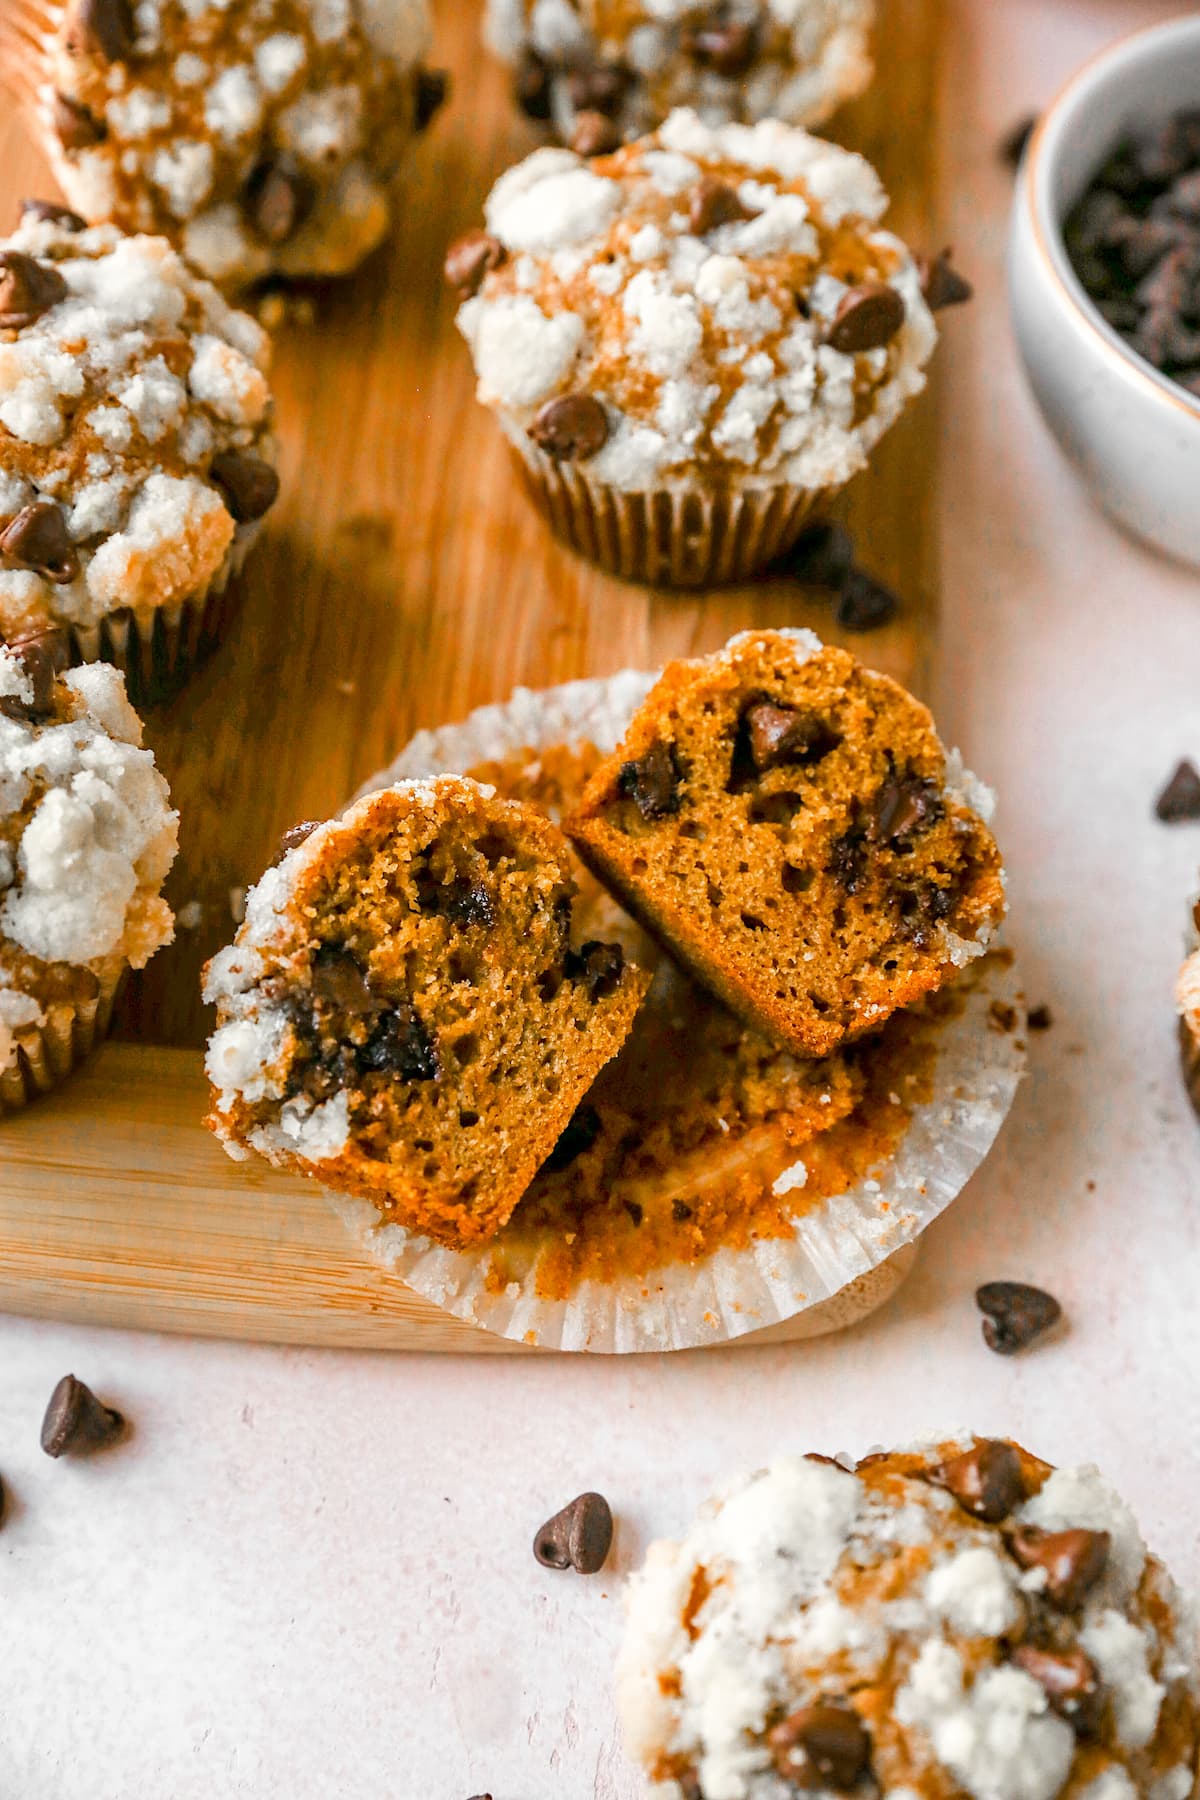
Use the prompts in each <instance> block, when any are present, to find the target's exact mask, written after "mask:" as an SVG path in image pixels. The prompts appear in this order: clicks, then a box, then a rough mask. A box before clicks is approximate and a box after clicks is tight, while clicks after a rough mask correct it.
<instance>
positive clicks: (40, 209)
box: [21, 200, 87, 231]
mask: <svg viewBox="0 0 1200 1800" xmlns="http://www.w3.org/2000/svg"><path fill="white" fill-rule="evenodd" d="M21 217H22V219H36V220H37V221H38V223H39V224H42V225H57V226H58V228H59V230H60V231H86V230H87V220H86V219H85V218H82V217H81V216H80V214H79V213H77V212H72V211H71V208H70V207H69V206H58V205H57V204H56V203H55V202H54V201H53V200H22V202H21Z"/></svg>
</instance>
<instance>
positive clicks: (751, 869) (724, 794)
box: [565, 631, 1004, 1056]
mask: <svg viewBox="0 0 1200 1800" xmlns="http://www.w3.org/2000/svg"><path fill="white" fill-rule="evenodd" d="M990 803H991V797H990V795H989V794H988V793H987V791H986V790H985V789H982V788H981V787H980V786H979V784H977V783H972V782H970V779H969V778H967V777H965V776H964V775H963V772H962V771H961V769H960V768H959V766H958V764H957V759H956V758H950V759H948V758H947V755H946V752H945V750H944V749H943V747H942V744H941V742H940V740H939V738H938V736H937V733H936V731H935V730H934V726H933V720H932V719H931V717H930V715H929V713H928V712H927V710H926V709H925V707H923V706H921V705H920V704H919V703H918V702H917V701H916V700H914V699H913V698H912V696H911V695H910V694H908V693H906V692H905V690H904V689H903V688H902V687H900V686H899V685H898V684H897V683H896V682H894V681H892V680H890V679H889V678H888V677H887V676H884V675H877V674H875V673H873V672H872V671H871V670H869V669H864V668H862V667H861V666H860V665H859V664H858V663H857V662H856V661H855V659H854V657H852V656H851V655H850V654H849V653H848V652H847V651H845V650H839V649H835V648H832V647H826V646H822V644H821V642H820V640H819V639H818V638H816V637H815V636H814V635H813V634H812V633H811V632H793V631H762V632H747V633H743V634H742V635H741V636H739V637H736V638H734V639H733V640H732V641H731V642H730V643H729V644H728V645H727V646H726V648H725V649H724V650H722V651H720V652H718V653H717V654H716V655H715V656H711V657H707V658H704V659H702V660H696V661H688V662H676V663H671V664H669V665H668V667H667V668H666V669H665V671H664V672H663V675H662V678H661V679H660V680H659V682H658V683H657V685H656V686H655V687H654V688H653V690H652V691H651V693H650V694H649V696H648V697H647V699H646V701H645V703H644V705H643V706H642V707H641V708H640V709H639V711H638V713H637V714H636V716H635V718H634V720H633V723H632V725H631V726H630V729H629V731H628V733H627V735H626V737H625V740H624V742H623V743H622V744H621V745H620V747H619V748H618V750H617V751H616V752H615V753H614V754H613V755H612V756H610V757H609V758H607V759H606V761H605V762H604V763H603V764H602V765H601V767H600V768H599V769H598V770H597V771H596V772H595V774H594V775H593V777H592V779H591V780H590V781H589V783H588V785H587V787H586V789H585V791H584V795H583V799H582V801H581V803H580V805H579V807H578V808H577V810H576V811H575V813H574V814H573V815H572V817H570V818H569V819H567V820H566V822H565V829H566V831H567V833H568V835H569V836H570V837H571V838H572V840H573V841H574V842H575V844H576V846H577V847H578V849H579V852H580V854H581V855H582V856H583V857H584V859H585V860H586V862H587V863H588V864H589V866H590V867H591V868H592V869H593V870H594V871H595V872H596V874H597V875H598V876H599V877H600V879H601V880H602V881H604V882H605V883H606V884H607V885H608V886H609V887H610V888H612V889H613V890H614V891H616V892H617V893H618V894H619V895H620V896H621V897H622V899H623V900H624V901H625V903H626V904H627V905H628V906H629V908H630V910H631V911H632V912H634V913H635V914H636V915H637V916H638V917H639V918H640V919H642V920H643V922H644V923H645V924H646V925H647V926H648V928H649V929H651V930H652V931H654V932H655V933H656V934H657V935H658V936H659V937H660V938H661V939H662V940H663V942H664V943H665V944H666V945H667V947H668V948H669V949H670V950H672V951H673V952H674V953H675V954H676V955H677V956H678V957H679V958H680V960H681V961H683V962H684V963H685V964H686V965H687V966H688V967H689V968H690V969H691V970H692V972H693V973H694V974H695V975H696V977H697V979H699V980H700V981H702V982H704V983H705V984H706V985H707V986H709V987H710V988H712V989H714V990H715V991H716V993H718V994H719V995H720V996H721V998H722V999H723V1000H724V1001H725V1002H726V1004H727V1005H729V1006H730V1007H731V1008H732V1009H733V1010H734V1011H735V1012H737V1013H739V1014H740V1015H741V1016H742V1017H743V1018H745V1019H747V1020H749V1021H750V1022H751V1023H753V1024H756V1025H758V1026H759V1027H760V1028H761V1029H763V1030H765V1031H767V1032H768V1033H770V1035H771V1036H773V1037H774V1038H775V1039H776V1040H777V1041H779V1042H781V1043H783V1044H784V1045H786V1046H787V1047H789V1048H791V1049H793V1050H796V1051H799V1052H800V1053H802V1054H806V1055H811V1056H824V1055H827V1054H828V1053H829V1052H830V1051H831V1050H834V1049H836V1047H837V1046H838V1045H839V1044H840V1043H842V1042H844V1041H845V1040H847V1039H849V1038H853V1037H857V1036H859V1035H860V1034H861V1033H862V1032H864V1031H869V1030H872V1029H874V1028H875V1027H877V1026H879V1025H882V1024H883V1022H884V1020H885V1019H887V1018H888V1017H889V1016H890V1014H891V1013H893V1012H894V1011H896V1009H897V1008H898V1007H903V1006H910V1005H912V1004H913V1002H915V1001H917V1000H919V999H920V998H921V996H922V995H924V994H928V993H930V992H932V991H933V990H934V989H935V988H937V987H940V986H941V985H942V983H943V982H944V981H946V980H947V979H949V978H950V977H951V976H952V975H953V973H954V971H955V969H956V968H960V967H961V966H962V965H963V964H964V963H966V962H967V961H968V960H969V959H970V958H971V957H973V956H978V955H979V954H981V952H982V951H983V950H984V948H985V947H986V945H987V942H988V938H989V936H990V933H991V931H992V929H993V927H994V926H996V925H997V924H998V923H999V922H1000V920H1001V918H1002V917H1003V914H1004V879H1003V871H1002V869H1001V865H1000V854H999V851H998V850H997V848H996V844H995V841H994V839H993V838H992V835H991V833H990V831H989V830H988V828H987V826H986V824H985V823H984V817H983V816H982V815H983V814H985V813H986V812H987V811H988V810H989V809H990Z"/></svg>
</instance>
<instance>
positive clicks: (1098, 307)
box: [1009, 12, 1200, 564]
mask: <svg viewBox="0 0 1200 1800" xmlns="http://www.w3.org/2000/svg"><path fill="white" fill-rule="evenodd" d="M1009 281H1010V293H1011V300H1012V308H1013V318H1014V323H1015V326H1016V333H1017V340H1018V343H1019V345H1020V349H1021V354H1022V357H1023V358H1024V362H1025V368H1026V371H1027V373H1028V376H1029V379H1030V382H1031V385H1032V387H1033V390H1034V394H1035V395H1036V397H1037V400H1038V404H1039V405H1040V406H1041V409H1042V412H1043V413H1044V415H1045V418H1046V421H1047V423H1048V424H1049V426H1050V428H1051V430H1052V431H1053V432H1054V434H1055V436H1056V437H1057V439H1058V441H1059V443H1060V444H1061V446H1062V448H1063V449H1064V450H1065V452H1066V453H1067V455H1068V456H1069V457H1070V458H1071V460H1072V461H1073V462H1074V464H1075V466H1076V467H1077V468H1078V469H1079V471H1080V473H1081V474H1082V475H1083V477H1084V479H1085V480H1086V481H1087V483H1088V485H1089V486H1090V488H1091V489H1092V491H1093V493H1094V494H1095V496H1096V498H1097V500H1098V501H1099V502H1100V504H1101V505H1102V506H1103V507H1104V508H1105V510H1106V511H1107V512H1109V513H1110V514H1111V515H1112V516H1113V517H1114V518H1115V519H1117V520H1118V522H1119V523H1121V524H1122V525H1124V526H1125V527H1126V528H1127V529H1128V530H1130V531H1132V532H1134V533H1135V535H1137V536H1138V537H1140V538H1142V539H1144V540H1146V541H1147V542H1149V543H1151V544H1154V545H1155V546H1157V547H1158V548H1159V549H1161V550H1165V551H1166V552H1167V553H1168V554H1170V555H1172V556H1176V557H1179V558H1181V559H1182V560H1184V561H1186V562H1190V563H1198V564H1200V508H1198V507H1197V505H1196V492H1197V484H1198V482H1200V14H1197V13H1194V12H1193V13H1191V14H1189V15H1188V16H1186V17H1182V18H1178V19H1173V20H1169V21H1167V22H1166V23H1165V24H1162V25H1157V26H1154V27H1152V28H1151V29H1149V30H1147V31H1141V32H1138V33H1136V34H1135V35H1134V36H1132V37H1128V38H1125V39H1123V40H1122V41H1121V42H1119V43H1117V44H1115V45H1113V46H1112V47H1111V48H1109V49H1107V50H1105V51H1103V52H1101V54H1100V55H1099V56H1097V57H1096V58H1095V59H1094V60H1093V61H1092V62H1090V63H1088V64H1087V65H1086V66H1085V67H1084V68H1083V69H1082V70H1080V71H1079V73H1078V74H1076V75H1075V76H1074V77H1073V79H1072V80H1071V81H1069V82H1068V83H1067V85H1066V87H1065V88H1064V89H1063V91H1062V92H1061V93H1060V94H1059V96H1058V98H1057V99H1056V100H1055V101H1054V103H1053V104H1052V105H1051V107H1050V108H1049V110H1048V111H1047V113H1046V114H1045V116H1044V117H1043V119H1042V121H1041V124H1040V125H1039V127H1038V129H1037V131H1036V132H1035V134H1034V137H1033V139H1032V141H1031V143H1030V147H1029V152H1028V154H1027V156H1026V158H1025V161H1024V164H1023V166H1022V170H1021V177H1020V180H1019V183H1018V188H1017V195H1016V202H1015V207H1014V213H1013V225H1012V236H1011V242H1010V252H1009Z"/></svg>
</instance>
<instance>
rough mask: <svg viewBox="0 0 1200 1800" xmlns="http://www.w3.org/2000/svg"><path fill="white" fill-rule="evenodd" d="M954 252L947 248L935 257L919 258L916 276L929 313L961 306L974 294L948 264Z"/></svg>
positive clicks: (967, 282) (969, 286)
mask: <svg viewBox="0 0 1200 1800" xmlns="http://www.w3.org/2000/svg"><path fill="white" fill-rule="evenodd" d="M953 254H954V252H953V251H952V250H951V249H950V248H949V247H948V246H947V248H946V249H945V250H943V251H941V253H940V254H939V255H937V256H919V257H918V258H917V275H918V278H919V279H920V283H921V293H922V295H923V296H924V299H925V304H926V306H927V307H928V308H929V310H930V312H943V311H944V310H945V308H946V307H948V306H961V305H962V304H963V302H964V301H966V300H969V299H970V298H971V296H972V294H973V293H974V292H975V290H974V288H973V287H972V286H971V284H970V282H969V281H968V280H967V279H966V277H965V276H963V275H960V274H959V272H958V270H957V269H956V268H954V267H953V266H952V264H951V262H950V258H951V257H952V256H953Z"/></svg>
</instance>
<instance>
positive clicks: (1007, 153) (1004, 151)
mask: <svg viewBox="0 0 1200 1800" xmlns="http://www.w3.org/2000/svg"><path fill="white" fill-rule="evenodd" d="M1037 122H1038V121H1037V114H1036V113H1027V114H1026V116H1025V117H1024V118H1023V119H1018V120H1017V122H1016V124H1015V125H1013V126H1011V127H1010V129H1009V130H1008V131H1006V132H1005V134H1004V136H1003V137H1002V138H1001V140H1000V159H1001V161H1002V162H1006V163H1007V164H1008V166H1009V168H1010V169H1015V168H1016V166H1017V164H1018V163H1019V162H1020V160H1021V158H1022V157H1023V156H1024V154H1025V146H1026V144H1027V143H1028V142H1029V140H1030V138H1031V137H1032V136H1033V134H1034V132H1035V130H1036V129H1037Z"/></svg>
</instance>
